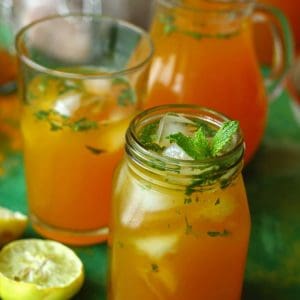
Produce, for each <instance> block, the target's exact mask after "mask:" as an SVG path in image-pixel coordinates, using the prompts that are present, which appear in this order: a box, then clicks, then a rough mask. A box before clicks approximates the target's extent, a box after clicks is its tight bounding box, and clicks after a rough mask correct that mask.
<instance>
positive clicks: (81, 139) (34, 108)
mask: <svg viewBox="0 0 300 300" xmlns="http://www.w3.org/2000/svg"><path fill="white" fill-rule="evenodd" d="M77 71H78V72H79V73H82V72H84V74H88V72H89V71H88V70H80V69H79V70H77ZM91 74H93V75H95V74H96V73H95V71H91ZM100 74H101V73H99V75H100ZM27 89H28V90H27V92H26V99H25V101H26V102H27V104H26V105H25V106H24V111H23V117H22V122H21V126H22V132H23V137H24V154H25V166H26V179H27V190H28V199H29V209H30V213H31V218H32V222H33V226H34V228H35V229H36V230H37V231H38V232H40V233H41V234H43V235H45V236H47V237H50V238H53V239H57V240H61V241H63V242H67V243H71V244H86V243H95V242H97V241H101V240H104V239H105V238H106V235H107V224H108V214H109V202H110V196H111V177H112V172H113V169H114V167H115V165H116V163H117V161H118V160H119V159H120V156H121V154H122V152H123V151H122V148H123V144H124V138H123V136H124V134H125V131H126V128H127V126H128V124H129V121H130V119H131V118H132V116H133V114H134V112H135V110H136V105H137V103H136V99H137V98H136V97H137V95H136V94H135V91H134V90H133V89H132V88H131V86H130V84H129V82H128V81H127V80H126V79H125V77H119V78H112V79H86V80H72V79H64V78H59V77H54V76H49V75H38V76H36V77H35V78H33V79H32V80H31V82H30V83H29V84H28V88H27ZM56 228H59V230H60V231H59V233H57V232H56V231H55V229H56ZM70 232H71V233H72V234H73V235H72V236H71V235H70V234H69V233H70ZM93 234H94V235H95V236H93ZM97 234H98V235H99V236H98V235H97ZM76 235H78V237H76Z"/></svg>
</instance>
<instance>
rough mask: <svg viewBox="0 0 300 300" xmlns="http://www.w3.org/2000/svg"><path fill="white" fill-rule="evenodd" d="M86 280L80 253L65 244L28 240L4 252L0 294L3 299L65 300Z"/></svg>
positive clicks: (15, 242)
mask: <svg viewBox="0 0 300 300" xmlns="http://www.w3.org/2000/svg"><path fill="white" fill-rule="evenodd" d="M83 281H84V271H83V265H82V262H81V261H80V259H79V258H78V257H77V255H76V254H75V253H74V252H73V251H72V250H71V249H70V248H68V247H66V246H64V245H62V244H61V243H58V242H54V241H50V240H40V239H26V240H25V239H24V240H18V241H14V242H11V243H9V244H8V245H6V246H5V247H4V248H3V249H2V251H1V252H0V297H1V298H2V299H3V300H43V299H45V300H46V299H47V300H65V299H70V298H71V297H72V296H74V295H75V294H76V293H77V292H78V291H79V289H80V288H81V286H82V284H83Z"/></svg>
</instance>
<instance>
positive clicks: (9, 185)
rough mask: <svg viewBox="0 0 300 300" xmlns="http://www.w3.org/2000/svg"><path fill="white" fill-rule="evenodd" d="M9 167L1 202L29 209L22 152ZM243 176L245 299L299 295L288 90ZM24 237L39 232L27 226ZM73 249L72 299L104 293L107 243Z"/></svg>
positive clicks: (299, 191)
mask: <svg viewBox="0 0 300 300" xmlns="http://www.w3.org/2000/svg"><path fill="white" fill-rule="evenodd" d="M5 171H6V173H5V175H4V176H3V177H0V205H3V206H7V207H9V208H11V209H15V210H21V211H23V212H26V210H27V209H26V197H25V182H24V173H23V167H22V158H21V155H20V154H14V155H10V156H9V157H7V158H6V160H5ZM244 177H245V182H246V188H247V192H248V198H249V205H250V210H251V215H252V234H251V243H250V249H249V255H248V261H247V269H246V275H245V286H244V294H243V299H244V300H254V299H255V300H260V299H264V300H265V299H270V300H277V299H278V300H285V299H287V300H289V299H299V298H300V125H298V124H297V123H296V122H295V120H294V119H293V115H292V112H291V110H290V106H289V98H288V95H287V94H284V95H283V96H281V97H280V98H279V99H278V100H276V101H275V102H273V103H272V105H271V107H270V114H269V121H268V127H267V130H266V135H265V138H264V141H263V143H262V145H261V147H260V149H259V151H258V153H257V155H256V157H255V158H254V160H253V161H252V162H251V163H250V164H249V165H248V166H247V167H246V168H245V170H244ZM25 237H37V235H36V234H35V233H34V232H33V231H32V229H31V228H28V229H27V231H26V234H25ZM74 250H75V251H76V252H77V253H78V255H79V256H80V258H81V259H82V261H83V263H84V265H85V270H86V280H85V284H84V286H83V288H82V290H81V291H80V293H79V294H78V295H77V296H76V297H75V298H74V299H76V300H82V299H87V300H102V299H105V287H106V270H107V248H106V245H105V244H103V245H97V246H93V247H85V248H74ZM229 272H230V270H229ZM126 300H127V299H126ZM128 300H130V299H128ZM208 300H209V299H208Z"/></svg>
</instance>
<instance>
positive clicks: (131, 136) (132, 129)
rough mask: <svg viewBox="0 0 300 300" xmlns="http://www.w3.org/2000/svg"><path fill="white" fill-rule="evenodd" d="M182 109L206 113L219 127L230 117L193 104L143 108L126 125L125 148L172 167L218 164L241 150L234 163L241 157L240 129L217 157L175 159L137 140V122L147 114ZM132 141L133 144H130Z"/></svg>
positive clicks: (178, 111) (242, 148) (145, 118)
mask: <svg viewBox="0 0 300 300" xmlns="http://www.w3.org/2000/svg"><path fill="white" fill-rule="evenodd" d="M184 110H187V111H193V112H198V114H199V116H200V112H201V113H202V116H205V115H207V116H208V119H207V120H210V121H211V122H212V121H215V122H216V123H217V124H219V127H220V126H221V124H222V123H224V122H226V121H230V120H231V119H230V118H228V117H227V116H225V115H224V114H222V113H219V112H216V111H214V110H212V109H210V108H207V107H203V106H199V105H195V104H167V105H161V106H156V107H153V108H150V109H147V110H144V111H143V112H141V113H139V114H138V115H137V116H136V117H135V118H134V119H133V120H132V121H131V123H130V125H129V127H128V130H127V133H126V150H129V151H130V149H127V148H128V147H129V148H135V149H134V150H136V153H137V152H138V154H140V155H142V156H146V157H149V156H151V157H152V158H154V159H156V160H158V161H161V162H162V163H165V164H167V165H170V166H173V167H174V166H178V164H180V166H182V167H187V168H189V167H194V168H197V167H200V168H201V167H203V166H209V165H213V164H218V163H219V164H220V162H222V161H227V160H230V159H232V157H234V156H235V155H236V154H237V153H239V152H241V154H240V156H239V157H238V158H237V159H236V161H235V163H234V165H235V164H237V163H238V162H239V161H241V160H242V159H243V155H244V138H243V134H242V132H241V130H239V132H238V139H237V141H236V143H235V144H234V146H233V147H232V148H231V149H230V150H229V151H227V152H225V153H224V154H222V155H220V156H217V157H213V158H204V159H201V160H199V159H198V160H197V159H195V160H183V159H175V158H171V157H167V156H163V155H161V154H158V153H155V152H153V151H149V150H147V149H146V148H145V147H144V146H143V145H142V143H141V142H140V141H139V138H138V136H137V126H138V124H140V123H141V122H143V121H144V122H145V120H147V117H148V119H149V116H151V115H154V116H155V115H156V116H161V115H162V112H165V113H167V112H171V113H172V112H177V113H184ZM187 116H188V115H187ZM190 116H193V117H195V116H196V117H197V115H195V114H190ZM213 118H214V119H213ZM132 143H133V144H134V145H131V144H132ZM131 150H132V149H131ZM127 153H128V151H127Z"/></svg>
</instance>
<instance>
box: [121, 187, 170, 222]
mask: <svg viewBox="0 0 300 300" xmlns="http://www.w3.org/2000/svg"><path fill="white" fill-rule="evenodd" d="M128 189H129V193H130V197H128V201H127V203H126V204H125V206H124V207H123V209H122V210H123V213H122V217H121V220H122V223H123V224H124V225H125V226H127V227H131V228H136V227H138V226H140V225H141V224H142V223H143V222H154V221H153V218H155V216H157V218H158V219H159V218H160V217H159V216H160V215H159V213H160V212H165V211H168V210H170V209H172V208H174V206H175V205H176V203H175V200H174V195H172V194H170V195H166V194H161V193H159V192H157V191H155V190H154V189H151V187H149V188H147V187H142V186H140V185H138V184H133V183H132V182H128ZM155 219H156V218H155ZM146 220H147V221H146Z"/></svg>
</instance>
